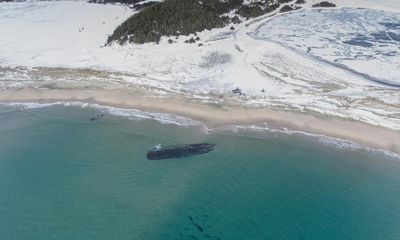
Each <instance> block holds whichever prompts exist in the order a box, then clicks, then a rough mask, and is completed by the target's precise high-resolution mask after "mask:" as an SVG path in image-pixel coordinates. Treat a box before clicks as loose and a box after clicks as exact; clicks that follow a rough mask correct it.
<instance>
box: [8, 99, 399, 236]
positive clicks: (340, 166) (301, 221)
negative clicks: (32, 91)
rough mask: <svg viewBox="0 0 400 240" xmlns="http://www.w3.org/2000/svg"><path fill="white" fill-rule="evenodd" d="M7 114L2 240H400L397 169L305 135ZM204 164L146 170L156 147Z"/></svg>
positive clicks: (154, 164) (170, 163)
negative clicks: (188, 148) (200, 145)
mask: <svg viewBox="0 0 400 240" xmlns="http://www.w3.org/2000/svg"><path fill="white" fill-rule="evenodd" d="M98 113H99V112H98V110H96V109H87V108H86V109H81V108H78V107H64V106H52V107H46V108H39V109H25V110H21V108H20V107H15V106H14V107H5V106H2V107H0V123H1V124H0V233H1V239H199V240H200V239H229V240H232V239H290V240H292V239H318V240H321V239H335V240H336V239H346V240H349V239H360V240H361V239H362V240H365V239H374V240H376V239H385V240H387V239H400V163H399V162H398V161H397V160H393V159H389V158H386V157H385V156H383V155H380V154H372V153H368V152H364V151H359V150H350V149H338V148H336V147H333V146H329V145H326V144H323V143H319V142H317V141H314V140H311V139H307V138H305V137H301V136H293V135H292V136H290V135H286V134H278V133H265V134H261V133H257V134H255V133H250V132H245V131H241V132H239V133H232V132H224V131H223V132H219V133H210V134H206V133H204V131H202V130H201V127H196V126H191V127H182V126H176V125H170V124H161V123H159V122H157V121H155V120H152V119H146V120H135V119H127V118H126V117H117V116H112V115H109V114H106V115H105V116H104V118H102V119H100V120H96V121H89V119H90V118H91V117H93V116H96V115H97V114H98ZM187 142H190V143H192V142H212V143H216V144H217V147H216V149H215V150H214V151H213V152H210V153H209V154H206V155H200V156H194V157H190V158H181V159H170V160H164V161H149V160H147V159H146V158H145V154H146V151H147V150H148V149H149V148H151V147H152V146H153V145H154V144H158V143H164V144H165V143H169V144H171V143H187Z"/></svg>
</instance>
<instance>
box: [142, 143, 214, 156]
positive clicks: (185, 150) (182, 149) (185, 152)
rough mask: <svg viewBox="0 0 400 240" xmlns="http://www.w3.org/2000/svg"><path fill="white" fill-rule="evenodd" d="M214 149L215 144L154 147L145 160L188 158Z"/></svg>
mask: <svg viewBox="0 0 400 240" xmlns="http://www.w3.org/2000/svg"><path fill="white" fill-rule="evenodd" d="M214 147H215V144H211V143H196V144H180V145H172V146H166V147H162V146H160V145H156V146H155V147H154V148H153V149H151V150H150V151H148V152H147V158H148V159H149V160H160V159H167V158H181V157H190V156H191V155H198V154H204V153H208V152H210V151H212V150H214Z"/></svg>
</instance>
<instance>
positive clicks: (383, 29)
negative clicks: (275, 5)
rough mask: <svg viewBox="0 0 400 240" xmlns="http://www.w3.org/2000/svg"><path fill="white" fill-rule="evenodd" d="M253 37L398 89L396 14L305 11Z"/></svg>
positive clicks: (398, 29)
mask: <svg viewBox="0 0 400 240" xmlns="http://www.w3.org/2000/svg"><path fill="white" fill-rule="evenodd" d="M251 35H252V36H253V37H254V38H258V39H263V40H271V41H275V42H278V43H280V44H282V45H285V46H287V47H289V48H292V49H295V50H298V51H300V52H303V53H307V54H309V55H310V56H312V57H314V58H317V59H319V60H322V61H325V62H327V63H329V64H333V65H336V66H338V67H341V68H346V69H348V70H349V71H352V72H354V73H357V74H360V75H363V76H364V77H365V78H367V79H369V80H372V81H375V82H380V83H383V84H385V85H390V86H394V87H400V79H399V75H400V14H398V13H393V12H385V11H376V10H369V9H355V8H344V9H326V10H304V11H299V12H295V13H292V14H287V15H283V16H280V17H277V18H274V19H272V20H271V21H268V22H266V23H264V24H263V25H261V26H260V27H259V28H258V29H257V30H256V31H254V32H252V33H251Z"/></svg>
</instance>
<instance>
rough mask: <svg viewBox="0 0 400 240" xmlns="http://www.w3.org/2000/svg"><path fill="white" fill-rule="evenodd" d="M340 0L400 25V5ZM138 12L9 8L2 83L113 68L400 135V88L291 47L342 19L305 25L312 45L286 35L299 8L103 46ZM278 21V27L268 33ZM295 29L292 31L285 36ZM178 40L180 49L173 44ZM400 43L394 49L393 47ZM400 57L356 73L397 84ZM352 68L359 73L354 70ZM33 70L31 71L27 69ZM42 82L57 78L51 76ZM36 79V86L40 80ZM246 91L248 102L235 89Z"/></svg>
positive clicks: (128, 77)
mask: <svg viewBox="0 0 400 240" xmlns="http://www.w3.org/2000/svg"><path fill="white" fill-rule="evenodd" d="M316 2H318V1H308V2H307V3H306V4H305V5H304V7H305V8H309V7H310V6H311V5H312V4H313V3H316ZM332 2H335V3H336V4H337V6H338V8H342V7H368V8H371V9H378V10H380V11H383V10H386V11H390V12H380V14H381V15H380V16H381V17H382V18H385V14H386V13H387V14H388V17H389V16H390V18H391V19H395V21H397V20H396V19H400V17H399V16H400V13H399V12H400V3H399V1H397V0H380V1H372V0H357V1H356V0H353V1H344V0H335V1H332ZM300 11H302V10H300ZM307 11H310V10H307ZM324 11H325V10H324ZM337 11H342V10H337ZM346 11H348V10H346ZM371 11H372V10H371ZM372 12H374V13H375V11H372ZM132 14H134V12H133V11H132V10H129V9H127V8H125V7H124V6H121V5H101V4H99V5H98V4H89V3H85V2H40V3H39V2H38V3H36V2H34V3H0V33H1V37H0V67H3V68H5V67H7V74H1V73H0V86H1V87H2V88H7V87H10V86H15V82H16V81H18V80H27V79H26V78H24V77H22V75H19V74H21V71H20V69H21V68H24V67H28V68H31V67H46V68H56V67H57V68H59V67H63V68H78V69H96V70H101V71H112V72H114V75H115V74H116V75H118V76H119V77H120V79H119V81H124V82H126V83H130V84H132V85H135V86H146V87H147V88H149V87H150V89H157V91H159V90H160V89H161V90H164V91H165V92H166V93H168V92H174V93H182V94H185V95H190V96H192V97H193V98H195V97H199V98H200V97H201V99H207V100H208V101H218V102H219V103H221V102H222V103H221V104H224V103H226V104H228V102H229V101H235V102H239V103H240V104H244V105H253V106H255V105H257V106H270V107H274V108H284V109H298V110H302V111H317V112H320V113H323V114H327V115H334V116H339V117H346V118H352V119H357V120H361V121H364V122H369V123H371V124H375V125H382V126H386V127H389V128H394V129H400V94H399V88H398V87H395V86H392V87H391V86H385V85H383V84H379V83H377V82H373V81H370V80H369V79H366V78H365V77H364V76H362V75H360V74H356V73H354V72H352V71H348V70H346V69H343V68H339V67H337V66H335V65H332V64H327V63H325V62H323V61H319V60H318V59H315V58H313V57H312V56H310V55H308V54H307V53H306V52H303V51H298V50H293V49H292V48H297V47H298V48H301V49H302V48H303V47H307V46H308V45H307V44H309V43H316V42H317V43H321V42H322V41H321V38H323V37H325V35H323V33H324V31H325V30H326V31H327V32H329V29H331V30H332V31H334V30H335V29H332V26H334V25H335V24H336V23H335V22H334V19H331V18H324V17H323V16H319V18H318V20H319V21H318V22H321V25H318V24H317V23H314V25H315V27H312V28H311V27H310V28H308V29H307V26H304V24H305V25H306V24H307V21H313V19H307V21H305V22H304V23H303V27H305V28H304V29H306V30H307V31H308V32H307V33H306V32H301V36H303V38H301V39H303V40H304V42H306V43H307V44H304V45H301V44H300V45H299V44H297V43H301V41H299V40H298V39H300V38H297V39H292V41H289V38H286V35H290V32H288V31H294V30H295V29H293V28H295V25H294V24H293V25H291V26H287V25H286V24H284V23H285V21H287V19H288V18H291V17H293V16H297V15H301V14H302V13H301V12H297V13H289V15H287V14H277V13H273V14H271V15H270V16H262V17H260V18H257V19H253V20H249V21H247V22H244V23H242V24H238V25H234V29H233V30H232V29H230V27H231V26H227V27H225V28H221V29H214V30H211V31H204V32H201V33H199V34H198V37H199V38H200V40H199V41H197V43H196V44H187V43H185V40H188V39H189V38H192V37H195V36H180V37H179V38H178V39H176V38H175V37H174V38H168V37H165V38H163V39H162V40H161V42H160V44H153V43H151V44H144V45H124V46H120V45H117V44H114V45H112V46H106V47H104V44H105V43H106V40H107V37H108V35H109V34H111V33H112V31H113V29H114V28H115V27H116V26H118V25H119V24H120V23H121V22H122V21H124V20H125V19H126V18H128V17H129V16H131V15H132ZM338 17H340V13H339V16H338ZM285 19H286V20H285ZM270 23H274V24H276V26H277V27H275V28H267V27H268V26H270V25H268V24H270ZM279 24H281V25H279ZM355 24H357V27H359V26H360V25H361V26H362V25H363V24H366V25H365V27H368V26H370V25H371V22H370V21H369V22H363V21H359V22H357V23H355ZM264 27H265V30H266V31H264V33H263V34H264V35H262V34H261V35H260V34H255V33H256V32H257V31H258V33H261V29H263V28H264ZM286 27H287V29H286V30H285V31H286V32H285V34H286V35H284V34H282V33H281V32H280V31H281V30H282V29H283V28H286ZM342 27H343V28H342V29H341V30H343V31H341V32H340V34H347V33H348V32H349V31H350V30H354V29H352V26H351V23H350V22H349V23H347V24H345V25H343V26H342ZM354 27H356V26H354ZM322 30H324V31H322ZM365 31H368V29H367V30H365ZM296 36H297V35H296ZM279 37H284V38H285V41H278V40H280V39H279ZM169 39H170V40H172V41H173V42H174V43H173V44H170V43H168V40H169ZM270 39H272V40H274V41H271V40H270ZM303 40H302V41H303ZM331 40H335V39H331ZM276 41H278V42H280V43H276ZM343 44H344V43H341V42H335V43H334V44H333V45H332V46H335V48H327V49H325V50H324V49H318V54H319V56H327V55H329V54H330V55H332V54H336V53H339V54H345V53H347V52H346V51H347V50H348V49H346V47H344V45H343ZM199 45H200V46H199ZM297 45H299V46H297ZM396 46H397V47H398V45H395V44H394V45H391V46H390V50H393V49H392V48H395V47H396ZM288 47H291V48H288ZM339 50H340V51H339ZM366 50H367V49H366ZM368 51H371V49H368ZM343 52H344V53H343ZM371 54H374V53H371ZM396 54H397V55H396ZM396 56H397V58H396ZM399 57H400V55H398V53H395V56H392V57H391V58H390V59H391V61H389V62H385V60H387V59H389V58H387V59H386V58H385V56H384V55H382V56H381V57H380V58H379V60H382V61H383V64H386V65H384V66H385V68H380V67H379V68H376V66H381V65H377V64H380V63H377V62H372V64H371V62H367V63H363V64H365V65H362V66H361V65H357V67H360V66H361V68H362V67H363V66H367V68H368V69H367V70H368V71H373V73H374V74H376V76H379V77H381V76H390V78H389V80H390V82H397V81H398V79H397V78H396V75H400V74H397V73H400V72H398V69H399V68H398V66H396V64H398V60H396V59H399ZM330 60H331V59H330ZM368 64H370V65H368ZM349 66H350V67H353V66H352V65H351V64H350V65H349ZM369 66H373V67H374V68H373V67H369ZM382 66H383V65H382ZM13 69H14V70H15V71H13ZM28 70H29V69H28ZM361 70H362V69H361ZM389 70H390V71H389ZM35 71H37V69H36V70H35ZM358 71H360V69H358ZM379 71H380V72H379ZM22 72H24V71H22ZM368 73H369V72H368ZM389 73H390V75H388V74H389ZM24 74H28V75H29V73H26V71H25V72H24ZM41 76H43V75H41ZM96 77H98V74H97V75H96V76H92V77H88V75H84V77H81V78H79V81H85V80H87V79H88V78H90V81H91V83H93V84H95V81H94V79H96ZM6 79H8V80H9V79H13V81H5V80H6ZM43 79H47V80H48V81H52V80H54V78H51V77H49V78H43ZM43 79H40V80H43ZM75 80H76V79H75ZM65 81H66V82H68V81H67V80H65ZM101 81H102V82H104V81H107V78H101ZM110 81H111V80H110ZM27 82H29V84H31V85H32V81H27ZM18 86H21V85H18ZM237 87H239V88H240V89H241V90H242V92H243V93H244V94H245V96H244V95H242V96H239V95H233V94H232V93H231V90H233V89H235V88H237Z"/></svg>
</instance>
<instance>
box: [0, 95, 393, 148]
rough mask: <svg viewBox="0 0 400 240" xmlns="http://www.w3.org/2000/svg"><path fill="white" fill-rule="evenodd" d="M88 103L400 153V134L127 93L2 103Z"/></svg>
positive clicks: (6, 98) (2, 98)
mask: <svg viewBox="0 0 400 240" xmlns="http://www.w3.org/2000/svg"><path fill="white" fill-rule="evenodd" d="M56 101H65V102H87V103H97V104H100V105H104V106H112V107H118V108H125V109H138V110H142V111H148V112H163V113H171V114H175V115H179V116H183V117H188V118H191V119H194V120H198V121H201V122H203V123H205V124H206V125H207V126H208V127H210V128H213V127H219V126H223V125H233V124H234V125H248V124H255V125H257V124H262V123H267V124H270V125H274V126H277V127H285V128H288V129H292V130H299V131H304V132H307V133H313V134H322V135H326V136H331V137H335V138H341V139H346V140H351V141H355V142H357V143H360V144H362V145H364V146H367V147H372V148H379V149H385V150H389V151H392V152H394V153H400V132H398V131H395V130H391V129H387V128H382V127H378V126H372V125H368V124H365V123H361V122H356V121H350V120H345V119H338V118H329V119H328V118H324V117H323V116H316V115H314V114H305V113H300V112H293V111H278V110H272V109H266V108H239V107H217V106H212V105H208V104H202V103H198V102H191V101H182V100H179V99H172V98H154V97H143V96H139V95H138V94H132V93H130V92H128V91H124V90H120V89H118V90H115V89H114V90H97V89H96V90H61V89H55V90H49V89H33V88H24V89H20V90H1V91H0V102H3V103H4V102H5V103H7V102H43V103H51V102H56Z"/></svg>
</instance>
